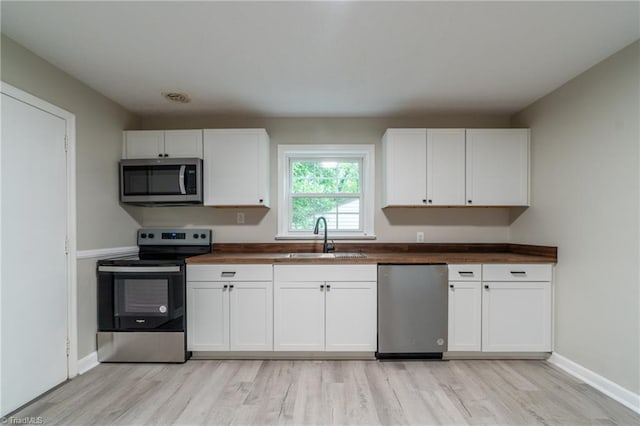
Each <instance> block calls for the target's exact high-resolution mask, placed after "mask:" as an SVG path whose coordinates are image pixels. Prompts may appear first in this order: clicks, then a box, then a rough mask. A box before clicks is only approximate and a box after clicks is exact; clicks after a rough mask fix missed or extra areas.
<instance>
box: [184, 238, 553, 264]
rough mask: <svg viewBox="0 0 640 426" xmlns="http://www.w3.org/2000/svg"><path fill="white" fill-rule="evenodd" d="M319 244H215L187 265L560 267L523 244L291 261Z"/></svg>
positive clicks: (365, 248) (367, 248)
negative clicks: (543, 264) (505, 265)
mask: <svg viewBox="0 0 640 426" xmlns="http://www.w3.org/2000/svg"><path fill="white" fill-rule="evenodd" d="M321 252H322V244H321V243H320V244H318V243H252V244H227V243H223V244H214V245H213V251H212V252H211V253H209V254H203V255H200V256H194V257H190V258H188V259H187V263H188V264H229V263H245V264H249V263H252V264H256V263H278V264H285V263H286V264H339V265H344V264H347V265H348V264H383V263H451V264H456V263H557V261H558V255H557V253H558V250H557V247H550V246H534V245H523V244H493V243H490V244H437V243H435V244H410V243H336V250H335V253H364V254H366V255H367V257H366V258H347V259H333V258H331V259H327V258H291V257H289V254H290V253H321Z"/></svg>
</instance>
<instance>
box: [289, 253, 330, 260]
mask: <svg viewBox="0 0 640 426" xmlns="http://www.w3.org/2000/svg"><path fill="white" fill-rule="evenodd" d="M289 257H290V258H291V259H335V256H334V254H333V253H289Z"/></svg>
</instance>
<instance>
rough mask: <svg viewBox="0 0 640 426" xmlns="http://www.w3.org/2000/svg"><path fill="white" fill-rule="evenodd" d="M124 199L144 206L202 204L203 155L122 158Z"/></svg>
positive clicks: (122, 197)
mask: <svg viewBox="0 0 640 426" xmlns="http://www.w3.org/2000/svg"><path fill="white" fill-rule="evenodd" d="M120 202H122V203H126V204H137V205H144V206H169V205H191V204H202V159H200V158H158V159H155V158H152V159H137V160H120Z"/></svg>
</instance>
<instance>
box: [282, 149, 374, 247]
mask: <svg viewBox="0 0 640 426" xmlns="http://www.w3.org/2000/svg"><path fill="white" fill-rule="evenodd" d="M318 158H327V159H334V160H335V159H340V158H350V159H353V158H358V159H359V160H360V161H361V164H362V170H361V182H360V185H361V186H362V204H361V206H360V211H361V214H362V230H360V231H353V232H352V231H339V232H335V231H333V232H332V231H331V230H329V234H328V237H329V239H332V240H340V239H342V240H359V239H375V238H376V236H375V234H374V224H373V220H374V211H375V210H374V202H375V145H278V233H277V235H276V239H283V240H284V239H290V240H296V239H300V240H309V239H318V238H321V237H322V235H314V234H313V232H311V231H309V232H304V231H289V221H290V214H291V206H290V204H291V203H290V201H291V197H290V193H289V191H290V188H291V182H290V175H291V170H290V166H291V159H318ZM321 234H322V232H321Z"/></svg>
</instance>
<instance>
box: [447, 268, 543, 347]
mask: <svg viewBox="0 0 640 426" xmlns="http://www.w3.org/2000/svg"><path fill="white" fill-rule="evenodd" d="M480 268H482V272H481V271H480ZM449 276H450V278H452V279H455V280H456V281H449V325H448V327H449V335H448V351H449V352H456V351H467V352H478V351H482V352H550V351H551V318H552V315H551V300H552V299H551V276H552V266H551V265H499V264H491V265H482V266H481V265H449Z"/></svg>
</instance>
